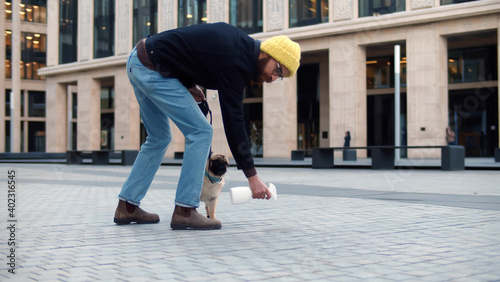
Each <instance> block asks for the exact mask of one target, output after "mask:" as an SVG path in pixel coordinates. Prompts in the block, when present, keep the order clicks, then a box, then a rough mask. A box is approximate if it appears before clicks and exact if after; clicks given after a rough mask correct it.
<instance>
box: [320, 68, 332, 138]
mask: <svg viewBox="0 0 500 282" xmlns="http://www.w3.org/2000/svg"><path fill="white" fill-rule="evenodd" d="M329 68H330V66H329V64H328V61H326V62H324V61H323V62H320V63H319V135H318V138H319V146H320V147H329V146H330V138H331V137H332V136H331V134H330V133H329V131H330V76H329ZM323 132H326V134H327V135H328V136H327V137H326V138H323Z"/></svg>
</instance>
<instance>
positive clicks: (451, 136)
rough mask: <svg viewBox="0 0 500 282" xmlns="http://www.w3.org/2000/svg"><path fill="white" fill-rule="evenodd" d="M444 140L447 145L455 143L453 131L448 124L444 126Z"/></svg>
mask: <svg viewBox="0 0 500 282" xmlns="http://www.w3.org/2000/svg"><path fill="white" fill-rule="evenodd" d="M446 142H448V145H455V131H453V129H451V127H449V126H448V127H447V128H446Z"/></svg>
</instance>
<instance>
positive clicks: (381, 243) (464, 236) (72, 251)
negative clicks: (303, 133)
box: [0, 164, 500, 281]
mask: <svg viewBox="0 0 500 282" xmlns="http://www.w3.org/2000/svg"><path fill="white" fill-rule="evenodd" d="M0 168H1V169H0V173H1V174H3V175H1V177H0V179H2V180H1V182H3V183H2V184H0V187H2V190H3V192H1V193H0V203H2V205H3V208H2V211H1V212H0V214H1V218H2V223H3V225H4V226H5V227H9V224H12V223H11V222H8V220H9V219H10V218H9V212H8V204H7V194H8V192H7V190H8V184H7V181H8V171H9V170H11V169H15V170H16V180H17V182H16V189H15V191H16V192H15V193H16V207H15V208H16V213H15V219H16V220H17V222H15V226H16V229H15V232H14V236H15V242H16V245H15V259H16V260H15V274H12V273H9V272H8V270H9V269H11V267H10V266H9V265H8V263H9V258H8V257H7V256H8V255H9V254H10V253H11V250H10V248H11V247H10V246H8V240H7V239H8V238H9V236H10V238H12V234H11V233H10V231H9V229H8V228H1V229H2V230H3V231H0V238H3V239H2V242H1V243H0V250H1V254H2V256H1V257H2V260H3V261H2V263H1V264H0V271H1V272H0V280H1V281H4V280H7V279H10V280H12V281H31V280H34V281H93V280H101V281H154V280H167V281H170V280H175V281H261V280H272V281H304V280H307V281H328V280H329V281H361V280H363V281H364V280H368V281H500V239H499V238H500V237H499V234H500V185H499V183H500V173H498V172H492V171H460V172H443V171H438V170H415V171H372V170H363V169H351V170H349V169H338V170H337V169H335V170H312V169H309V168H259V169H258V171H259V175H261V177H262V178H263V180H265V181H266V182H272V183H274V184H275V185H276V187H277V188H278V200H277V201H272V200H270V201H264V200H251V201H249V202H247V203H245V204H242V205H232V204H231V203H230V197H229V188H230V187H234V186H241V185H244V184H245V182H244V176H243V174H242V173H241V172H239V171H236V170H235V169H234V168H231V170H230V171H229V172H228V174H227V177H226V180H227V183H226V186H225V187H224V189H223V192H222V193H221V196H220V200H219V205H218V208H217V217H218V218H219V219H220V220H221V221H222V224H223V227H222V229H221V230H215V231H173V230H171V229H170V216H171V214H172V211H173V201H174V194H175V187H176V183H177V178H178V175H179V172H180V167H177V166H162V167H161V168H160V170H159V172H158V174H157V177H156V178H155V181H154V183H153V185H152V187H151V189H150V191H149V192H148V194H147V195H146V197H145V198H144V200H143V202H142V207H143V208H144V209H146V210H148V211H151V212H156V213H158V214H159V215H160V219H161V221H160V223H159V224H151V225H136V224H134V225H126V226H118V225H115V224H114V223H113V214H114V210H115V208H116V205H117V202H118V201H117V194H118V193H119V191H120V189H121V185H122V184H123V182H124V180H125V178H126V177H127V175H128V172H129V171H130V167H122V166H118V165H111V166H92V165H81V166H68V165H58V164H57V165H56V164H1V165H0ZM1 182H0V183H1ZM394 195H404V197H400V198H398V197H396V196H394ZM452 196H453V197H459V198H456V199H459V200H457V201H456V202H454V203H452V204H450V205H449V204H448V203H447V202H449V201H450V200H449V199H452V198H450V197H452ZM437 199H442V201H432V200H437ZM453 199H455V198H453ZM472 202H474V203H475V204H476V205H475V206H474V207H473V208H470V207H468V206H467V205H468V204H467V203H472ZM483 202H484V203H485V205H484V208H483V205H482V204H483ZM200 211H204V208H203V204H202V206H201V208H200Z"/></svg>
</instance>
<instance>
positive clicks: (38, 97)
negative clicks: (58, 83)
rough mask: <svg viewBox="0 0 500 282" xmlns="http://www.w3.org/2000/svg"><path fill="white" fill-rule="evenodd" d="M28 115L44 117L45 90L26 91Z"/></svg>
mask: <svg viewBox="0 0 500 282" xmlns="http://www.w3.org/2000/svg"><path fill="white" fill-rule="evenodd" d="M28 100H29V101H28V116H30V117H45V92H43V91H28Z"/></svg>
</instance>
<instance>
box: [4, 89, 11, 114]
mask: <svg viewBox="0 0 500 282" xmlns="http://www.w3.org/2000/svg"><path fill="white" fill-rule="evenodd" d="M10 91H11V90H10V89H5V116H6V117H10Z"/></svg>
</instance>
